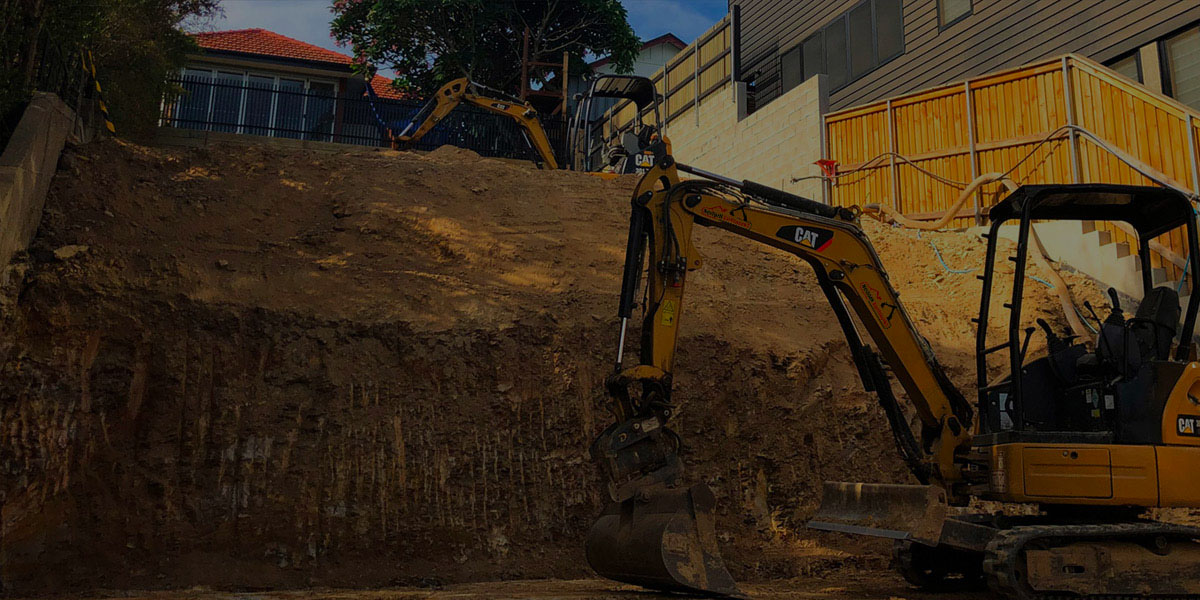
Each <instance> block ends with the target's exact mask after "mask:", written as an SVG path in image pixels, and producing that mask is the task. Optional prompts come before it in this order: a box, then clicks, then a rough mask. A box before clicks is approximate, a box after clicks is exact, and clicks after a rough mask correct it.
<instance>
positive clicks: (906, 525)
mask: <svg viewBox="0 0 1200 600" xmlns="http://www.w3.org/2000/svg"><path fill="white" fill-rule="evenodd" d="M948 513H949V506H948V505H947V503H946V492H945V490H943V489H942V488H940V487H938V486H933V485H899V484H887V483H842V482H835V481H827V482H825V490H824V493H823V494H822V496H821V508H820V509H819V510H817V514H816V515H814V516H813V518H812V520H811V521H809V523H808V526H809V527H810V528H812V529H822V530H825V531H840V532H843V533H854V534H858V535H869V536H875V537H885V538H892V539H901V540H913V541H915V542H920V543H922V544H927V545H937V543H938V540H939V539H940V538H941V535H942V526H943V524H944V523H945V521H946V516H947V514H948Z"/></svg>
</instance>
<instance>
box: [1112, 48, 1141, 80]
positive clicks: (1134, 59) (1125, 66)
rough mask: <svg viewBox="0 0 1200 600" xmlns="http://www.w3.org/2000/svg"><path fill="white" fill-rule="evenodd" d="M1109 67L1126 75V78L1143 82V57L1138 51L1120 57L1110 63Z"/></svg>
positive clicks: (1119, 73)
mask: <svg viewBox="0 0 1200 600" xmlns="http://www.w3.org/2000/svg"><path fill="white" fill-rule="evenodd" d="M1107 66H1108V68H1110V69H1112V70H1113V71H1115V72H1116V73H1117V74H1118V75H1122V76H1124V77H1125V78H1126V79H1130V80H1133V81H1136V82H1138V83H1142V82H1144V81H1145V80H1144V79H1142V59H1141V55H1139V54H1138V53H1137V52H1134V53H1133V54H1130V55H1129V56H1126V57H1124V58H1118V59H1117V60H1114V61H1112V62H1110V63H1108V65H1107Z"/></svg>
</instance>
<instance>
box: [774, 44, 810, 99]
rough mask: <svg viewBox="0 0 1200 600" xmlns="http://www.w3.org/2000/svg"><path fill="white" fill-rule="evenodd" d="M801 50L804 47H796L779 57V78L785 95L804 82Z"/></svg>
mask: <svg viewBox="0 0 1200 600" xmlns="http://www.w3.org/2000/svg"><path fill="white" fill-rule="evenodd" d="M803 50H804V46H802V45H801V46H796V47H795V48H792V49H791V50H788V51H787V52H785V53H783V56H780V57H779V73H780V75H779V76H780V78H781V84H782V85H783V92H784V93H785V94H786V93H787V91H788V90H790V89H792V88H794V87H796V86H798V85H800V83H801V82H803V81H804V60H803V56H804V54H803Z"/></svg>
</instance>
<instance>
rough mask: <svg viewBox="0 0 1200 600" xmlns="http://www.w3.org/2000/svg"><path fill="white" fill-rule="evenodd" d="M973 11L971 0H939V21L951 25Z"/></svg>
mask: <svg viewBox="0 0 1200 600" xmlns="http://www.w3.org/2000/svg"><path fill="white" fill-rule="evenodd" d="M971 12H972V7H971V0H938V22H939V23H941V26H942V28H946V27H949V26H951V25H953V24H955V23H957V22H959V21H961V20H962V19H964V18H965V17H967V16H968V15H970V14H971Z"/></svg>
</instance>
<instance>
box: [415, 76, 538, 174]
mask: <svg viewBox="0 0 1200 600" xmlns="http://www.w3.org/2000/svg"><path fill="white" fill-rule="evenodd" d="M480 90H488V91H491V92H492V93H494V94H496V95H497V96H505V97H503V98H492V97H488V96H484V95H481V94H480V93H479V91H480ZM464 102H465V103H467V104H468V105H471V106H477V107H479V108H482V109H484V110H486V111H488V112H492V113H496V114H500V115H504V116H506V117H509V118H511V119H512V120H513V121H514V122H516V124H517V125H518V126H519V127H520V128H521V135H522V136H523V137H524V139H525V143H527V144H528V145H529V146H530V147H531V148H533V150H534V152H536V153H537V155H538V161H537V162H538V163H539V166H541V167H543V168H546V169H551V170H554V169H558V160H557V159H556V158H555V157H554V146H553V145H551V144H550V138H548V137H547V136H546V130H545V129H543V128H542V122H541V121H540V120H539V119H538V114H537V110H535V109H534V108H533V106H532V105H530V104H529V103H528V102H524V101H522V100H521V99H519V98H515V97H511V96H508V95H507V94H504V93H503V92H501V91H500V90H493V89H490V88H487V87H485V86H484V85H482V84H479V83H475V82H473V81H471V80H470V79H467V78H465V77H464V78H461V79H455V80H454V81H451V82H450V83H447V84H446V85H443V86H442V87H441V89H439V90H438V91H437V93H436V94H434V95H433V97H432V98H430V99H429V102H427V103H426V104H425V106H424V107H422V108H421V110H420V111H419V112H417V114H416V116H414V117H413V118H412V120H411V121H409V123H408V125H407V126H405V128H404V129H403V130H401V132H400V133H399V134H396V135H393V136H392V148H393V149H395V150H399V149H402V148H408V147H410V146H411V145H412V144H415V143H417V142H418V141H420V139H421V138H422V137H425V134H427V133H429V130H431V129H433V128H434V126H436V125H437V124H438V123H440V122H442V119H445V118H446V116H447V115H449V114H450V113H451V112H454V109H455V108H458V105H459V104H462V103H464Z"/></svg>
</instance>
